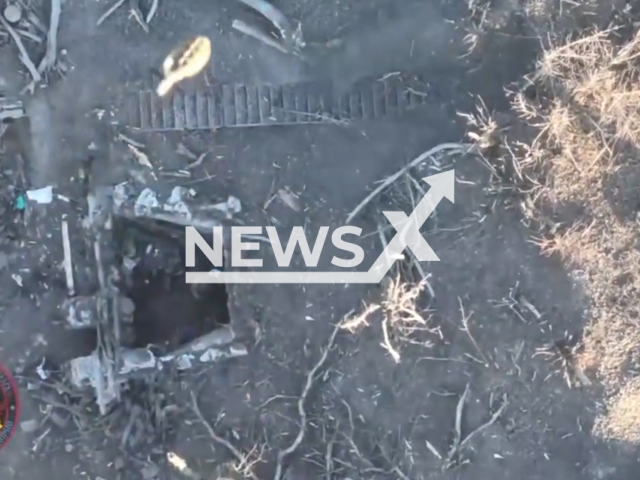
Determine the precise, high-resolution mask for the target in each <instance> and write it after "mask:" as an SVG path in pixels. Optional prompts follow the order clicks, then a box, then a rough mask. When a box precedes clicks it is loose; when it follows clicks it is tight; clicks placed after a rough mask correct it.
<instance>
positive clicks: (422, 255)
mask: <svg viewBox="0 0 640 480" xmlns="http://www.w3.org/2000/svg"><path fill="white" fill-rule="evenodd" d="M422 180H424V181H425V182H427V183H428V184H429V185H431V188H430V189H429V191H428V192H427V194H426V195H425V196H424V197H423V198H422V200H420V202H418V205H416V208H415V210H414V211H413V212H411V215H409V216H407V215H406V214H405V213H404V212H383V213H384V215H385V216H386V217H387V219H388V220H389V222H391V225H393V227H394V228H395V229H396V232H397V233H396V235H395V236H394V237H393V239H391V242H389V245H387V247H386V248H385V249H384V251H383V252H382V253H381V254H380V256H379V257H378V258H377V259H376V261H375V262H374V263H373V265H372V266H371V268H370V269H369V270H368V271H366V272H340V271H337V272H313V271H308V272H259V271H254V272H237V271H222V272H221V271H213V272H187V273H186V281H187V283H334V284H338V283H379V282H380V281H381V280H382V278H383V277H384V276H385V274H386V273H387V272H388V271H389V269H390V268H391V267H392V266H393V263H394V262H395V261H396V260H398V259H401V258H402V252H403V250H404V249H405V248H409V249H411V251H412V252H413V253H414V254H415V256H416V258H417V259H418V261H420V262H428V261H431V262H438V261H440V259H439V258H438V256H437V255H436V253H435V252H434V251H433V249H432V248H431V246H430V245H429V244H428V243H427V241H426V240H425V239H424V237H423V236H422V234H421V233H420V227H422V225H423V224H424V222H426V221H427V218H429V216H430V215H431V214H432V213H433V212H434V210H435V209H436V207H437V206H438V204H439V203H440V201H441V200H442V199H443V198H445V197H446V198H448V199H449V200H450V201H451V202H453V201H454V190H455V172H454V170H449V171H447V172H442V173H438V174H437V175H431V176H429V177H425V178H423V179H422Z"/></svg>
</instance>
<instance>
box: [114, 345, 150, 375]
mask: <svg viewBox="0 0 640 480" xmlns="http://www.w3.org/2000/svg"><path fill="white" fill-rule="evenodd" d="M120 359H121V360H122V366H121V367H120V370H119V373H120V374H121V375H126V374H128V373H132V372H135V371H138V370H148V369H155V368H156V363H157V361H156V357H155V355H154V354H153V353H152V352H151V350H147V349H146V348H136V349H125V350H122V351H121V352H120Z"/></svg>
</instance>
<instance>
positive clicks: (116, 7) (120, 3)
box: [96, 0, 124, 26]
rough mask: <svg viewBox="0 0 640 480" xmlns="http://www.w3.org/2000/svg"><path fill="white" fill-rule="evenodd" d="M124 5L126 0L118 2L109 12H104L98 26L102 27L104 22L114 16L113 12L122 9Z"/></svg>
mask: <svg viewBox="0 0 640 480" xmlns="http://www.w3.org/2000/svg"><path fill="white" fill-rule="evenodd" d="M123 3H124V0H118V1H117V2H116V3H114V4H113V5H112V6H111V7H110V8H109V10H107V11H106V12H104V13H103V14H102V16H101V17H100V18H99V19H98V21H97V22H96V25H97V26H100V25H101V24H102V22H104V21H105V20H106V19H107V18H109V17H110V16H111V15H112V14H113V12H115V11H116V10H117V9H118V8H120V7H121V6H122V4H123Z"/></svg>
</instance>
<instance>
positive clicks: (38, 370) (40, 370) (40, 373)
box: [36, 358, 50, 380]
mask: <svg viewBox="0 0 640 480" xmlns="http://www.w3.org/2000/svg"><path fill="white" fill-rule="evenodd" d="M44 362H45V359H44V358H43V359H42V362H40V365H38V368H36V373H37V374H38V376H39V377H40V380H46V379H47V378H49V376H50V373H49V372H47V371H46V370H45V369H44Z"/></svg>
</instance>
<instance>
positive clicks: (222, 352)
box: [199, 343, 249, 362]
mask: <svg viewBox="0 0 640 480" xmlns="http://www.w3.org/2000/svg"><path fill="white" fill-rule="evenodd" d="M248 353H249V352H248V351H247V347H245V346H244V345H242V344H240V343H238V344H235V345H231V346H229V348H228V349H218V348H209V349H207V350H205V351H204V353H203V354H202V355H200V358H199V360H200V361H201V362H215V361H217V360H222V359H225V358H233V357H242V356H245V355H247V354H248Z"/></svg>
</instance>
